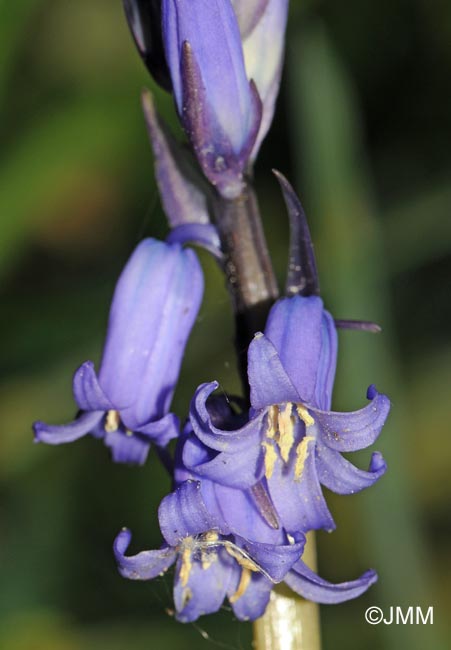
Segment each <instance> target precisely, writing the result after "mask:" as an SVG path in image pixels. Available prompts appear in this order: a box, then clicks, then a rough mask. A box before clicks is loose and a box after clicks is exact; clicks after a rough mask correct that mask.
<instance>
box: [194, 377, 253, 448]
mask: <svg viewBox="0 0 451 650" xmlns="http://www.w3.org/2000/svg"><path fill="white" fill-rule="evenodd" d="M218 385H219V384H218V383H217V382H211V383H209V384H202V385H201V386H199V388H198V389H197V391H196V393H195V395H194V398H193V400H192V402H191V407H190V420H191V424H192V427H193V430H194V433H195V434H196V436H197V437H198V438H199V440H201V441H202V442H203V443H204V444H205V445H206V446H207V447H210V449H214V450H216V451H225V452H228V453H232V452H233V453H235V452H239V453H241V452H243V451H245V450H248V449H250V448H252V447H255V446H256V445H259V444H260V438H261V431H262V429H263V426H264V421H265V413H264V412H262V413H260V414H259V415H258V416H256V417H255V418H254V419H252V420H251V421H250V422H248V423H247V424H245V425H244V426H243V427H241V428H240V429H237V430H235V431H227V430H223V429H219V428H218V427H216V426H215V425H214V424H213V420H212V417H213V414H210V412H209V409H208V408H207V399H208V397H209V396H210V395H211V393H212V392H213V391H214V390H216V388H218Z"/></svg>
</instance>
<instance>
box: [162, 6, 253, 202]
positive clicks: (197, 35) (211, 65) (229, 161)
mask: <svg viewBox="0 0 451 650" xmlns="http://www.w3.org/2000/svg"><path fill="white" fill-rule="evenodd" d="M162 18H163V41H164V45H165V50H166V60H167V63H168V66H169V70H170V73H171V78H172V86H173V91H174V96H175V101H176V104H177V108H178V111H179V114H180V117H181V120H182V123H183V126H184V128H185V130H186V132H187V133H188V136H189V138H190V140H191V143H192V145H193V148H194V150H195V153H196V155H197V158H198V160H199V163H200V165H201V167H202V169H203V171H204V173H205V175H206V176H207V178H208V179H209V180H210V182H211V183H212V184H213V185H215V186H216V187H217V189H218V191H219V192H220V193H221V194H222V195H223V196H225V197H226V198H229V199H231V198H235V197H236V196H238V195H239V194H240V192H241V190H242V185H243V181H242V176H243V172H244V171H245V168H246V166H247V164H248V162H249V158H250V154H251V151H252V149H253V147H254V144H255V140H256V137H257V134H258V130H259V127H260V122H261V110H262V108H261V102H260V98H259V96H258V93H257V91H256V90H255V86H254V85H253V84H252V83H250V82H249V79H248V76H247V74H246V69H245V64H244V57H243V49H242V44H241V35H240V31H239V27H238V23H237V19H236V16H235V13H234V11H233V7H232V5H231V3H230V0H163V2H162Z"/></svg>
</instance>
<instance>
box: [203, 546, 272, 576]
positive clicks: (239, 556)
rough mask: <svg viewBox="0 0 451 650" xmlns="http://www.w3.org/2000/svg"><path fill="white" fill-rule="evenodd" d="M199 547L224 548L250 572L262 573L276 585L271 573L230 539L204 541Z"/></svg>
mask: <svg viewBox="0 0 451 650" xmlns="http://www.w3.org/2000/svg"><path fill="white" fill-rule="evenodd" d="M198 546H199V547H200V548H202V547H205V548H208V547H215V546H223V547H224V548H225V549H226V551H227V553H228V554H229V555H231V556H232V557H233V559H234V560H236V561H237V562H238V564H239V565H240V566H241V567H243V568H244V569H249V571H254V572H255V573H261V574H262V575H263V576H265V578H267V579H268V580H269V581H270V582H272V583H273V584H276V581H275V580H273V578H271V576H270V575H269V573H267V572H266V571H265V569H263V567H261V566H260V565H259V564H257V562H255V561H254V560H253V559H252V558H251V556H250V555H248V553H246V551H244V550H243V549H242V548H240V547H239V546H237V545H236V544H235V543H234V542H231V541H230V540H228V539H218V540H217V541H202V542H199V544H198Z"/></svg>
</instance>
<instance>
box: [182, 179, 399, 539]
mask: <svg viewBox="0 0 451 650" xmlns="http://www.w3.org/2000/svg"><path fill="white" fill-rule="evenodd" d="M278 178H279V180H280V182H281V186H282V189H283V192H284V197H285V201H286V204H287V207H288V212H289V215H290V225H291V246H290V262H289V273H288V279H287V293H288V294H289V295H288V296H287V297H285V298H282V299H280V300H278V301H277V302H276V303H275V305H274V306H273V307H272V309H271V311H270V314H269V317H268V320H267V323H266V327H265V331H264V333H257V334H256V336H255V337H254V339H253V341H252V342H251V344H250V346H249V350H248V379H249V386H250V402H251V408H250V411H249V416H248V419H247V422H246V423H245V424H244V425H242V426H239V427H233V426H230V425H228V426H227V427H226V428H221V427H220V426H218V425H217V424H216V423H215V421H214V418H213V417H212V414H211V412H210V408H209V401H208V400H209V398H210V396H211V394H212V393H213V392H214V390H215V389H216V388H217V386H218V384H217V382H211V383H207V384H203V385H202V386H200V387H199V388H198V390H197V392H196V395H195V397H194V399H193V401H192V404H191V411H190V417H191V424H192V427H193V430H194V433H195V435H196V436H197V438H198V440H199V441H200V442H201V443H202V444H203V445H205V446H206V447H207V448H208V449H209V450H210V452H211V454H210V457H209V458H207V460H201V461H196V462H194V461H193V459H191V458H189V457H188V455H187V457H186V458H185V464H186V466H187V467H188V468H189V469H190V470H192V471H193V472H195V473H196V474H197V475H198V476H201V477H204V478H207V479H210V480H213V481H217V482H219V483H221V484H223V485H226V486H229V487H235V488H239V489H249V488H252V487H253V486H255V485H257V484H259V483H261V484H262V485H263V486H264V488H265V489H266V490H267V492H268V494H269V496H270V499H271V501H272V503H273V505H274V508H275V511H276V512H277V516H278V519H279V523H280V525H282V526H283V527H284V528H285V529H286V530H287V532H288V533H289V534H293V533H295V532H305V531H308V530H312V529H319V528H323V529H325V530H329V531H330V530H333V529H334V528H335V523H334V520H333V518H332V515H331V513H330V512H329V509H328V507H327V504H326V501H325V499H324V497H323V493H322V489H321V485H324V486H326V487H327V488H329V489H330V490H332V491H333V492H336V493H338V494H352V493H354V492H358V491H359V490H362V489H364V488H366V487H369V486H370V485H372V484H373V483H374V482H375V481H377V480H378V479H379V478H380V477H381V476H382V475H383V474H384V472H385V470H386V464H385V461H384V459H383V457H382V455H381V454H380V453H378V452H375V453H373V454H372V457H371V461H370V464H369V469H368V471H364V470H361V469H358V468H356V467H355V466H354V465H353V464H352V463H351V462H350V461H348V460H347V459H345V458H344V457H343V456H342V452H348V451H356V450H359V449H364V448H365V447H368V446H370V445H371V444H373V442H374V441H375V440H376V438H377V437H378V435H379V433H380V431H381V429H382V427H383V425H384V422H385V420H386V418H387V415H388V412H389V410H390V402H389V400H388V398H387V397H386V396H385V395H383V394H380V393H378V392H377V390H376V389H375V388H374V386H370V388H369V389H368V392H367V397H368V399H369V400H370V403H369V404H368V405H367V406H365V407H364V408H362V409H361V410H359V411H355V412H352V413H338V412H334V411H331V410H330V409H331V401H332V388H333V383H334V377H335V368H336V361H337V332H336V325H335V322H334V320H333V318H332V316H331V315H330V314H329V312H328V311H326V310H325V309H324V305H323V302H322V300H321V298H320V297H319V295H318V294H319V284H318V279H317V272H316V261H315V258H314V254H313V247H312V244H311V239H310V233H309V231H308V225H307V222H306V219H305V214H304V212H303V210H302V206H301V204H300V202H299V200H298V198H297V197H296V195H295V194H294V192H293V190H292V188H291V186H290V185H289V183H288V181H286V179H284V178H283V176H282V175H280V174H279V175H278ZM188 449H189V447H188V446H187V447H185V452H186V453H188Z"/></svg>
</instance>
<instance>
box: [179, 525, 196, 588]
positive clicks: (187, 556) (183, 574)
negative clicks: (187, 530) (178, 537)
mask: <svg viewBox="0 0 451 650" xmlns="http://www.w3.org/2000/svg"><path fill="white" fill-rule="evenodd" d="M188 539H191V540H192V537H191V538H188ZM192 568H193V563H192V561H191V548H189V547H187V548H185V549H184V550H183V553H182V566H181V567H180V582H181V584H182V587H186V585H187V584H188V580H189V576H190V573H191V569H192Z"/></svg>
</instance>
